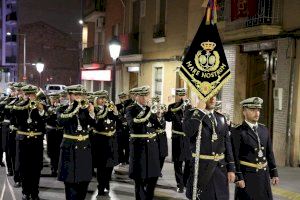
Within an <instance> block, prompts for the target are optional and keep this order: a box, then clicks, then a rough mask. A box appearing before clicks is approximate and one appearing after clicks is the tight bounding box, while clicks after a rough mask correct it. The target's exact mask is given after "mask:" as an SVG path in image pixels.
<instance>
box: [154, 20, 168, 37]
mask: <svg viewBox="0 0 300 200" xmlns="http://www.w3.org/2000/svg"><path fill="white" fill-rule="evenodd" d="M162 37H166V32H165V23H159V24H156V25H154V26H153V38H162Z"/></svg>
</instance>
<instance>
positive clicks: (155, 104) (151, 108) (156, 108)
mask: <svg viewBox="0 0 300 200" xmlns="http://www.w3.org/2000/svg"><path fill="white" fill-rule="evenodd" d="M150 110H151V112H152V113H153V114H156V113H157V112H158V103H157V102H153V104H152V106H151V107H150Z"/></svg>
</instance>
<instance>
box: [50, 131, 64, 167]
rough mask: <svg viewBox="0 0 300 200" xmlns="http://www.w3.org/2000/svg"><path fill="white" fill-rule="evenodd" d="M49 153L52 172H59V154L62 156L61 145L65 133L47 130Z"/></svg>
mask: <svg viewBox="0 0 300 200" xmlns="http://www.w3.org/2000/svg"><path fill="white" fill-rule="evenodd" d="M46 134H47V135H46V136H47V153H48V156H49V158H50V164H51V170H52V171H55V172H56V171H57V168H58V162H59V154H60V144H61V141H62V138H63V133H62V132H61V131H59V130H56V129H47V130H46Z"/></svg>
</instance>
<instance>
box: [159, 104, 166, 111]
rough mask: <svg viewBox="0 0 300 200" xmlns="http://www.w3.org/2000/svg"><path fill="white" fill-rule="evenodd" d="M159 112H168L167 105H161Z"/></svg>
mask: <svg viewBox="0 0 300 200" xmlns="http://www.w3.org/2000/svg"><path fill="white" fill-rule="evenodd" d="M159 110H160V111H162V112H163V113H164V112H167V105H166V104H160V107H159Z"/></svg>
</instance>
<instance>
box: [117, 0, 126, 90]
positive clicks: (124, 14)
mask: <svg viewBox="0 0 300 200" xmlns="http://www.w3.org/2000/svg"><path fill="white" fill-rule="evenodd" d="M120 1H121V3H122V6H123V35H124V34H125V23H126V20H125V18H126V6H125V2H124V0H120ZM121 66H123V64H122V63H121ZM115 70H116V69H115ZM120 70H121V83H122V87H123V85H124V83H123V82H124V78H123V67H121V69H120ZM119 75H120V74H119ZM122 89H123V90H124V88H122Z"/></svg>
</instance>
